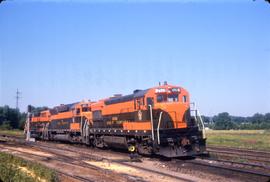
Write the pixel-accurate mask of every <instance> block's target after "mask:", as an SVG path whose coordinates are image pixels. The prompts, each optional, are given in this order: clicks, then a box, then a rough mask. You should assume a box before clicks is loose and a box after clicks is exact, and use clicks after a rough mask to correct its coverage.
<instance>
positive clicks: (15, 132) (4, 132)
mask: <svg viewBox="0 0 270 182" xmlns="http://www.w3.org/2000/svg"><path fill="white" fill-rule="evenodd" d="M0 135H8V136H17V137H24V134H23V130H2V129H0Z"/></svg>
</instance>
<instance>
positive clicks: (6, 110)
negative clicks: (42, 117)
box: [0, 106, 47, 130]
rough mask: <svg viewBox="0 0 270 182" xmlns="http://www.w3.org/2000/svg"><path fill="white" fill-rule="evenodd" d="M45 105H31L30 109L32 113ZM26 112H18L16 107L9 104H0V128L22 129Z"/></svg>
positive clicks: (40, 109)
mask: <svg viewBox="0 0 270 182" xmlns="http://www.w3.org/2000/svg"><path fill="white" fill-rule="evenodd" d="M45 109H47V107H33V106H31V110H32V112H34V113H38V112H40V111H42V110H45ZM26 116H27V113H26V112H20V111H19V110H18V109H14V108H11V107H9V106H3V107H2V106H0V129H7V130H9V129H21V130H23V129H24V125H25V121H26Z"/></svg>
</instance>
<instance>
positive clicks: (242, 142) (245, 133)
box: [206, 130, 270, 151]
mask: <svg viewBox="0 0 270 182" xmlns="http://www.w3.org/2000/svg"><path fill="white" fill-rule="evenodd" d="M206 137H207V145H209V146H226V147H237V148H244V149H255V150H268V151H270V130H207V131H206Z"/></svg>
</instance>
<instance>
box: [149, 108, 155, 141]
mask: <svg viewBox="0 0 270 182" xmlns="http://www.w3.org/2000/svg"><path fill="white" fill-rule="evenodd" d="M149 107H150V119H151V130H152V140H153V141H154V140H155V136H154V123H153V111H152V106H151V105H149Z"/></svg>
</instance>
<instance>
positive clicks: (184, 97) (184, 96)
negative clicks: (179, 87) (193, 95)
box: [182, 95, 187, 103]
mask: <svg viewBox="0 0 270 182" xmlns="http://www.w3.org/2000/svg"><path fill="white" fill-rule="evenodd" d="M182 102H183V103H185V102H187V96H186V95H183V97H182Z"/></svg>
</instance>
